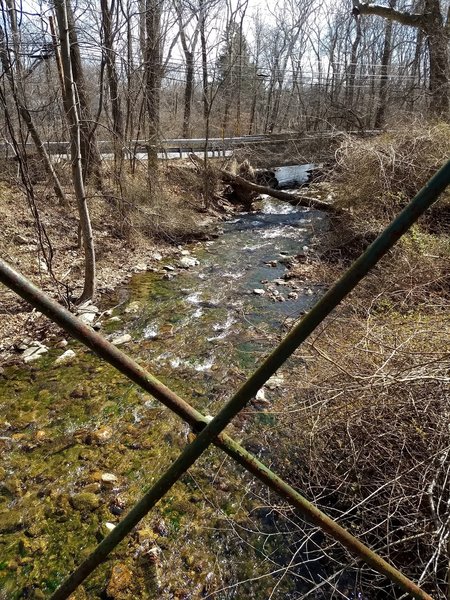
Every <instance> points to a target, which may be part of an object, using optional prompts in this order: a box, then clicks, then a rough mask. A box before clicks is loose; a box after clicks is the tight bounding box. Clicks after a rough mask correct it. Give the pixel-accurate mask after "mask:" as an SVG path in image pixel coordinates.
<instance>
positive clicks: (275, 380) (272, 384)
mask: <svg viewBox="0 0 450 600" xmlns="http://www.w3.org/2000/svg"><path fill="white" fill-rule="evenodd" d="M283 383H284V377H283V375H272V377H271V378H270V379H269V380H268V381H267V382H266V387H267V388H268V389H269V390H274V389H275V388H277V387H280V386H282V385H283Z"/></svg>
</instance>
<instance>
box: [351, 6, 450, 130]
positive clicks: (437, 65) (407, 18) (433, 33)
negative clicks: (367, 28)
mask: <svg viewBox="0 0 450 600" xmlns="http://www.w3.org/2000/svg"><path fill="white" fill-rule="evenodd" d="M353 2H354V9H353V10H354V11H357V12H358V13H360V14H362V15H378V16H380V17H385V18H386V19H390V20H392V21H397V22H398V23H402V24H403V25H408V26H411V27H419V28H420V29H422V30H423V31H424V32H425V33H426V35H427V36H428V48H429V53H430V92H431V103H430V112H431V114H432V115H433V116H435V117H438V118H444V119H445V118H446V117H447V116H448V112H449V78H450V65H449V58H448V46H449V42H450V20H449V19H448V17H447V22H444V19H443V16H442V14H441V6H440V4H439V0H426V1H425V9H424V12H423V13H418V14H416V13H411V12H407V11H399V10H396V9H395V8H391V7H386V6H380V5H378V4H360V3H359V1H358V0H353Z"/></svg>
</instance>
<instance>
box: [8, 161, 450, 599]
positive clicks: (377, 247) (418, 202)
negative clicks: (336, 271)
mask: <svg viewBox="0 0 450 600" xmlns="http://www.w3.org/2000/svg"><path fill="white" fill-rule="evenodd" d="M449 184H450V161H448V162H447V163H446V164H445V165H443V167H442V168H441V169H440V170H439V171H438V172H437V173H436V174H435V175H434V176H433V177H432V178H431V179H430V180H429V182H428V183H427V184H426V185H425V186H424V187H423V188H422V190H420V192H419V193H418V194H417V195H416V196H415V197H414V199H413V200H412V201H411V202H410V203H409V204H408V206H407V207H406V208H405V209H404V210H403V211H402V212H401V213H400V214H399V215H398V216H397V217H396V219H394V221H392V223H391V224H390V225H389V226H388V227H386V229H385V230H384V231H383V232H382V234H381V235H380V236H379V237H378V238H377V239H376V240H375V241H374V242H373V243H372V244H371V245H370V246H369V247H368V248H367V250H366V251H365V252H364V253H363V254H362V255H361V256H360V257H359V258H358V259H357V260H356V261H355V262H354V263H353V264H352V265H351V267H350V268H349V269H348V270H347V271H346V272H345V273H344V275H343V276H342V277H341V278H340V279H339V280H338V281H337V282H336V283H335V284H334V286H333V287H332V288H330V290H329V291H328V292H327V293H326V294H325V295H324V296H323V297H322V299H321V300H319V302H317V303H316V304H315V306H314V307H313V308H312V309H311V310H310V311H309V312H308V313H307V314H306V315H305V317H304V318H303V319H302V320H301V321H300V322H299V324H298V325H297V326H296V327H294V329H293V330H292V331H291V332H290V333H289V334H288V335H287V336H286V337H285V338H284V339H283V341H282V342H281V343H280V344H279V345H278V347H277V348H276V349H275V350H274V351H273V352H272V353H271V354H270V355H269V356H268V357H267V358H266V359H265V360H264V361H263V363H262V364H261V365H260V367H259V368H258V369H257V370H256V371H255V372H254V373H253V375H252V376H251V377H250V378H249V379H248V380H247V381H246V382H245V383H244V384H243V385H242V386H241V388H240V389H239V390H238V391H237V392H236V393H235V395H234V396H233V397H232V398H231V399H230V400H229V401H228V403H227V404H226V405H225V406H224V408H223V409H222V410H221V411H220V412H219V413H218V414H217V415H216V417H214V418H213V419H212V420H211V418H208V417H205V416H203V415H201V413H199V412H198V411H196V410H195V409H193V408H192V407H191V406H190V405H189V404H188V403H187V402H185V401H184V400H182V399H181V398H179V397H178V396H177V395H176V394H174V393H173V392H172V391H171V390H169V389H168V388H167V387H166V386H164V385H163V384H162V383H161V382H159V381H158V380H157V379H156V378H155V377H153V376H152V375H150V374H149V373H148V372H146V371H145V369H143V368H142V367H140V366H139V365H137V363H135V362H134V361H133V360H132V359H131V358H129V357H127V356H126V355H124V354H123V353H122V352H120V351H119V350H117V349H116V348H115V347H114V346H112V345H111V344H109V342H107V341H106V340H104V339H103V338H102V337H101V336H100V335H98V334H96V333H95V332H93V331H92V330H90V329H89V328H88V327H86V326H85V325H83V324H82V323H80V322H79V321H78V319H76V318H75V317H74V316H73V315H71V314H70V313H69V312H68V311H66V310H65V309H63V308H62V307H61V306H59V305H58V304H57V303H55V302H54V301H52V300H51V299H50V298H48V297H47V296H46V295H45V294H44V293H43V292H42V291H41V290H39V289H38V288H36V287H35V286H33V284H31V283H30V282H29V281H28V280H26V279H25V278H24V277H23V276H21V275H20V274H18V273H17V272H15V271H14V270H13V269H12V268H11V267H10V266H9V265H7V264H6V263H5V262H4V261H2V260H1V259H0V281H2V282H3V283H4V284H6V285H7V286H8V287H10V288H11V289H13V290H14V291H15V292H17V293H18V294H19V295H20V296H22V297H23V298H24V299H25V300H28V301H29V302H30V303H31V304H32V305H33V306H35V307H36V308H38V309H39V310H41V311H42V312H43V313H44V314H46V315H47V316H48V317H50V318H51V319H52V320H54V321H55V322H56V323H58V324H59V325H61V326H62V327H63V328H64V329H66V331H68V332H69V333H71V334H72V335H73V336H74V337H76V338H77V339H79V340H80V341H82V342H83V343H85V344H86V345H87V346H88V347H90V348H91V349H92V350H94V351H95V352H96V353H97V354H98V355H99V356H101V357H102V358H104V359H105V360H108V362H110V363H111V364H112V365H113V366H115V367H116V368H118V369H119V370H120V371H121V372H122V373H124V374H125V375H126V376H127V377H129V378H130V379H132V380H133V381H135V382H136V383H137V384H138V385H140V386H141V387H143V388H144V389H145V390H146V391H149V392H150V393H152V394H153V395H154V396H155V397H156V398H157V399H159V400H161V401H162V402H163V403H164V404H166V406H169V408H171V409H172V410H174V412H176V413H177V414H178V415H179V416H181V417H182V418H185V419H186V420H187V421H188V422H189V423H190V424H191V425H192V426H193V428H194V429H195V430H197V431H198V430H199V428H201V427H203V429H202V430H201V431H200V433H199V434H198V436H197V438H196V439H195V440H194V441H193V442H192V443H191V444H190V445H189V446H187V447H186V449H185V450H184V451H183V452H182V454H181V455H180V456H179V457H178V458H177V459H176V461H175V462H174V463H173V464H172V465H171V467H169V469H168V470H167V471H166V472H165V473H164V474H163V475H162V476H161V478H160V479H159V480H158V481H157V482H156V483H155V484H154V485H153V487H152V488H151V489H150V490H148V492H147V493H146V494H145V495H144V496H143V497H142V498H141V500H139V502H137V504H136V505H135V506H134V507H133V508H132V509H131V510H130V511H129V512H128V514H127V515H126V516H125V517H124V519H123V520H122V521H121V522H120V523H119V524H118V525H117V526H116V528H115V529H114V530H113V531H112V532H111V533H110V534H108V535H107V536H106V537H105V538H104V539H103V541H102V542H100V544H99V545H98V546H97V547H96V549H95V550H94V551H93V552H92V553H91V554H90V555H89V556H88V557H87V559H86V560H85V561H83V563H82V564H81V565H80V566H79V567H78V568H77V569H76V570H75V571H73V572H72V574H71V575H70V576H69V577H68V578H67V579H66V580H65V581H64V582H63V583H62V585H61V586H60V587H59V588H58V589H57V590H56V591H55V592H54V594H53V595H52V596H51V600H63V599H66V598H68V597H69V595H70V594H71V593H72V592H73V591H74V590H75V589H76V588H77V587H78V586H79V585H80V584H81V583H82V582H83V581H84V580H85V579H86V577H88V576H89V575H90V574H91V573H92V572H93V571H94V570H95V568H96V567H97V566H98V565H99V564H100V563H101V562H103V561H104V560H105V558H106V557H107V556H108V554H109V553H110V552H111V551H112V550H113V549H114V548H115V547H116V546H117V545H118V544H119V543H120V541H121V540H123V539H124V538H125V536H126V535H127V534H128V533H129V532H130V531H131V530H132V529H133V527H134V526H135V525H136V524H137V523H138V522H139V521H140V520H141V519H142V518H143V517H144V516H145V515H146V514H147V513H148V512H149V510H151V508H153V507H154V506H155V504H156V503H157V502H158V501H159V500H160V499H161V498H162V497H163V496H164V495H165V494H166V493H167V491H169V490H170V488H171V487H172V486H173V485H174V484H175V483H176V481H178V479H179V478H180V477H181V476H182V475H183V474H184V473H185V472H186V471H187V470H188V469H189V468H190V466H192V464H193V463H194V462H195V461H196V460H197V458H199V456H201V454H202V453H203V452H204V451H205V450H206V448H207V447H208V446H209V445H210V444H211V443H216V445H218V446H219V447H221V448H223V449H224V450H225V451H226V452H227V454H229V455H230V456H232V457H233V458H234V459H235V460H237V462H239V463H240V464H242V465H243V466H244V467H246V468H247V469H248V470H249V471H250V472H251V473H253V474H254V475H255V476H256V477H258V478H259V479H260V480H261V481H262V482H263V483H265V484H266V485H268V486H269V487H270V488H271V489H273V490H274V491H276V492H278V493H279V494H280V495H281V496H283V497H284V498H286V499H287V500H288V501H289V502H290V503H291V504H292V505H293V506H295V507H296V508H298V509H299V510H300V511H301V512H302V513H303V514H304V515H305V516H306V517H307V518H309V520H311V521H312V522H314V523H315V524H316V525H318V526H319V527H321V528H322V529H323V530H324V531H326V532H327V533H329V534H330V535H331V536H332V537H334V538H335V539H336V540H338V541H340V542H341V543H342V544H343V545H344V546H345V547H346V548H348V549H349V550H350V551H352V552H353V553H355V554H356V555H358V556H359V557H360V558H362V559H363V560H364V561H365V562H367V563H368V564H369V565H370V566H372V567H373V568H374V569H375V570H377V571H378V572H380V573H382V574H384V575H385V576H386V577H388V578H389V579H391V581H393V582H395V583H397V584H398V585H399V586H400V587H402V588H403V589H404V590H405V591H406V592H407V593H408V594H410V595H411V596H412V597H414V598H420V599H426V600H431V597H430V596H429V595H428V594H427V593H426V592H424V591H423V590H422V589H420V588H419V587H418V586H417V585H416V584H415V583H414V582H412V581H411V580H409V579H408V578H407V577H405V576H404V575H403V574H402V573H401V572H399V571H398V570H397V569H395V567H393V566H392V565H390V564H389V563H387V562H386V561H385V560H384V559H382V558H381V557H380V556H378V555H377V554H376V553H374V552H372V551H371V550H370V549H369V548H368V547H367V546H365V545H364V544H363V543H362V542H360V541H359V540H358V539H357V538H355V537H354V536H352V535H351V534H350V533H349V532H348V531H346V530H345V529H344V528H343V527H341V526H340V525H338V524H337V523H336V522H335V521H333V520H332V519H330V518H329V517H328V516H327V515H325V514H324V513H322V512H321V511H320V510H319V509H317V508H316V507H315V506H313V505H312V504H311V503H309V502H308V501H307V500H306V499H305V498H303V497H302V496H301V495H300V494H299V493H298V492H296V491H295V490H294V489H293V488H291V486H289V485H288V484H287V483H285V482H284V481H283V480H281V479H280V478H279V477H278V476H276V475H275V474H274V473H272V472H271V471H270V470H269V469H268V468H267V467H266V466H265V465H263V464H262V463H261V462H260V461H258V460H257V459H256V458H255V457H253V456H252V455H251V454H249V453H248V452H247V451H246V450H244V449H243V448H242V447H240V446H239V444H236V442H234V441H233V440H231V438H229V437H228V436H226V435H225V434H223V430H224V429H225V427H226V426H227V425H228V424H229V423H230V421H231V420H232V419H233V418H234V417H235V416H236V415H237V414H238V413H239V412H240V411H241V410H242V409H243V408H244V407H245V406H246V404H247V403H248V402H249V400H251V398H253V397H254V396H255V394H256V393H257V391H258V390H259V389H260V388H261V387H262V386H263V385H264V384H265V383H266V381H267V380H268V379H269V378H270V377H271V376H272V375H273V374H274V373H275V372H276V371H277V369H278V368H279V367H280V366H281V365H282V364H283V363H284V362H285V361H286V360H287V359H288V358H289V357H290V356H291V355H292V353H293V352H294V351H295V350H296V349H297V348H298V347H299V346H300V344H301V343H302V342H303V341H305V339H306V338H307V337H308V336H309V335H310V334H311V333H312V332H313V331H314V330H315V328H316V327H317V326H318V325H319V324H320V323H321V322H322V321H323V320H324V319H325V318H326V317H327V316H328V315H329V314H330V313H331V311H332V310H333V309H334V308H335V307H336V306H337V305H338V304H339V303H340V302H341V301H342V300H343V299H344V298H345V297H346V296H347V295H348V294H349V293H350V292H351V291H352V290H353V288H354V287H355V286H356V285H357V284H358V282H359V281H361V279H362V278H363V277H364V276H365V275H366V274H367V273H368V271H369V270H370V269H371V268H372V267H373V266H374V265H375V264H376V263H377V262H378V261H379V260H380V259H381V258H382V256H384V254H386V252H388V250H389V249H390V248H391V247H392V246H393V245H394V244H395V243H396V242H397V241H398V239H399V238H400V237H401V236H402V235H403V234H404V233H405V232H406V231H407V230H408V229H409V227H410V226H411V225H412V224H413V223H414V222H415V221H416V220H417V219H418V218H419V217H420V215H422V214H423V213H424V212H425V210H426V209H427V208H428V207H429V206H431V204H433V202H435V200H436V199H437V198H438V196H439V194H440V193H441V192H442V191H443V190H444V189H445V188H446V187H447V186H448V185H449ZM205 424H206V426H205Z"/></svg>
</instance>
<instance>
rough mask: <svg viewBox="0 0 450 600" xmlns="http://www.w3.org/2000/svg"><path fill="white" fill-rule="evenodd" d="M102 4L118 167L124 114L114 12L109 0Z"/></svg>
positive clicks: (101, 0)
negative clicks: (116, 49) (118, 72)
mask: <svg viewBox="0 0 450 600" xmlns="http://www.w3.org/2000/svg"><path fill="white" fill-rule="evenodd" d="M100 5H101V11H102V26H103V35H104V54H105V63H106V73H107V76H108V86H109V96H110V100H111V112H112V121H113V123H112V125H113V134H114V160H115V163H116V168H117V167H118V166H119V167H120V166H121V164H122V160H123V145H124V139H123V115H122V107H121V104H120V96H119V78H118V76H117V69H116V60H115V52H114V48H113V46H114V36H113V30H112V13H111V9H110V8H109V7H108V0H100Z"/></svg>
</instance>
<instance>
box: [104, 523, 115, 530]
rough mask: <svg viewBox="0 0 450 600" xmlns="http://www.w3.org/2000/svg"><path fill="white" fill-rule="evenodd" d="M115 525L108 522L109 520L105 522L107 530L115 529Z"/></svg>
mask: <svg viewBox="0 0 450 600" xmlns="http://www.w3.org/2000/svg"><path fill="white" fill-rule="evenodd" d="M115 527H116V526H115V525H114V523H110V522H109V521H108V522H107V523H105V529H107V530H108V531H112V530H113V529H115Z"/></svg>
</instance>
